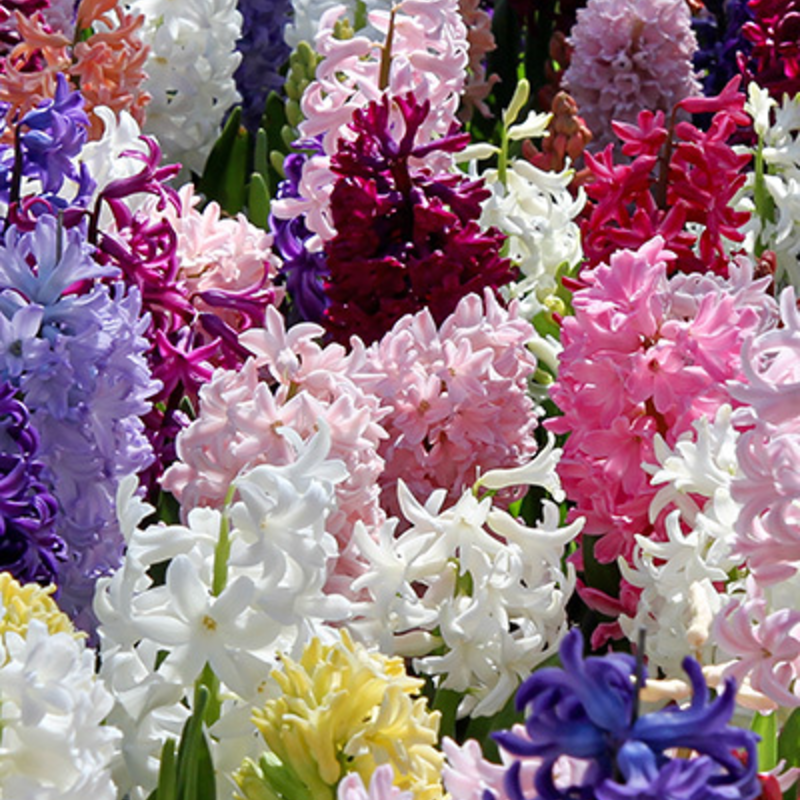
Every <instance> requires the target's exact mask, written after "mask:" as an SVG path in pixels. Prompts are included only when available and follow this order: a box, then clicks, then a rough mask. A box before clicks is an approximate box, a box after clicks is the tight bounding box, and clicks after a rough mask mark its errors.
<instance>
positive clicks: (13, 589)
mask: <svg viewBox="0 0 800 800" xmlns="http://www.w3.org/2000/svg"><path fill="white" fill-rule="evenodd" d="M55 590H56V587H55V586H47V587H42V586H39V585H38V584H36V583H28V584H25V585H21V584H20V583H19V582H18V581H17V580H16V579H15V578H14V577H13V576H12V575H11V573H9V572H0V602H1V603H2V608H0V636H5V634H6V633H8V632H12V633H18V634H19V635H20V636H24V635H25V634H26V633H27V631H28V625H29V623H30V621H31V620H32V619H38V620H40V621H41V622H43V623H44V624H45V625H47V630H48V631H49V632H50V633H51V634H53V633H69V634H72V635H73V636H83V634H82V633H77V632H76V631H75V628H74V627H73V625H72V622H71V621H70V619H69V617H68V616H67V615H66V614H65V613H64V612H63V611H61V610H60V609H59V607H58V606H57V605H56V602H55V600H53V598H52V597H51V596H50V595H52V594H53V592H55Z"/></svg>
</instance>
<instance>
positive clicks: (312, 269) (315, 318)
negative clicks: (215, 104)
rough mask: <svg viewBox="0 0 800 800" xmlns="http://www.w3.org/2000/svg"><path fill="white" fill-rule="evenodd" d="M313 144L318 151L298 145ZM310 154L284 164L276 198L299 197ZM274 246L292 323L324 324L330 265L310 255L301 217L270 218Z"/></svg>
mask: <svg viewBox="0 0 800 800" xmlns="http://www.w3.org/2000/svg"><path fill="white" fill-rule="evenodd" d="M304 145H310V146H312V147H313V148H314V149H318V143H316V142H298V143H296V145H295V146H297V147H301V146H304ZM307 160H308V153H307V152H301V153H291V154H289V155H288V156H286V158H285V160H284V162H283V169H284V172H285V173H286V179H285V180H284V181H282V182H281V184H280V185H279V186H278V192H277V198H278V199H283V198H286V197H299V195H300V190H299V185H300V177H301V175H302V173H303V164H305V162H306V161H307ZM269 225H270V229H271V230H272V233H273V237H274V238H273V241H274V247H275V250H276V251H277V253H278V255H279V256H280V257H281V260H282V261H283V266H282V267H281V275H282V276H283V279H284V280H285V282H286V290H287V292H288V293H289V297H290V298H291V302H292V306H291V308H290V317H291V318H292V321H304V322H321V321H322V317H323V314H324V313H325V309H326V308H327V307H328V305H329V304H330V303H329V300H328V297H327V295H326V294H325V287H324V282H325V280H326V279H327V277H328V263H327V259H326V258H325V253H323V252H322V251H317V252H313V253H312V252H310V251H309V250H308V249H307V247H306V243H307V242H308V240H309V239H310V238H311V232H310V231H309V230H308V228H307V227H306V223H305V220H304V218H303V217H302V216H299V217H295V218H293V219H281V218H279V217H276V216H275V215H274V214H271V215H270V218H269Z"/></svg>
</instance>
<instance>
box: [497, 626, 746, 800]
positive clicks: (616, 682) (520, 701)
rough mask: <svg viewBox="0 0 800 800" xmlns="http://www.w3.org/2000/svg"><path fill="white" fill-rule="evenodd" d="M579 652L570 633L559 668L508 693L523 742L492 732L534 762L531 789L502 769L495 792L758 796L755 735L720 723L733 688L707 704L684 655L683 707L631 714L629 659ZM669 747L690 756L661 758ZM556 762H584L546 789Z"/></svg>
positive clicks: (515, 796) (692, 798) (562, 799)
mask: <svg viewBox="0 0 800 800" xmlns="http://www.w3.org/2000/svg"><path fill="white" fill-rule="evenodd" d="M582 651H583V637H582V636H581V634H580V632H579V631H578V630H572V631H570V633H569V634H567V636H566V637H565V638H564V640H563V642H562V644H561V648H560V656H561V662H562V664H563V667H561V668H557V667H549V668H545V669H541V670H538V671H537V672H535V673H534V674H533V675H532V676H531V677H530V678H528V679H527V680H526V681H525V682H524V683H523V684H522V686H521V687H520V689H519V692H518V693H517V698H516V702H517V707H518V708H519V709H520V710H522V709H526V710H527V718H526V722H525V731H526V735H524V736H523V735H520V734H518V733H515V732H512V731H503V732H500V733H497V734H495V738H496V739H497V741H498V742H499V743H500V745H501V747H503V748H504V749H505V750H507V751H508V752H509V753H511V754H513V755H517V756H537V757H539V758H541V759H542V763H541V766H540V767H539V769H538V770H537V771H536V774H535V776H534V786H533V787H524V786H523V785H522V777H521V776H522V770H521V762H520V761H516V762H514V763H513V764H512V765H511V767H510V768H509V770H508V773H507V774H506V780H505V785H506V790H507V792H508V795H509V797H510V798H511V799H512V800H526V797H527V796H526V793H525V792H526V788H527V789H528V791H530V790H531V789H535V796H536V797H537V798H539V799H540V800H573V799H574V798H580V799H581V800H584V798H585V800H588V799H589V798H596V799H597V800H623V798H642V799H644V798H653V800H655V798H661V799H666V800H752V798H755V797H757V796H758V794H759V791H760V790H759V786H758V781H757V777H756V769H757V763H756V737H755V735H754V734H753V733H751V732H750V731H745V730H742V729H740V728H734V727H732V726H729V725H728V722H729V721H730V719H731V716H732V715H733V710H734V705H735V701H736V687H735V684H734V682H733V681H728V682H726V684H725V688H724V690H723V692H722V693H721V694H720V695H719V696H718V697H716V698H715V699H713V700H709V697H708V688H707V686H706V683H705V679H704V678H703V673H702V670H701V668H700V666H699V664H698V663H697V662H696V661H695V660H694V659H691V658H687V659H685V660H684V663H683V666H684V669H685V670H686V672H687V674H688V676H689V679H690V681H691V684H692V689H693V699H692V702H691V704H690V705H689V706H688V707H687V708H684V709H681V708H678V707H667V708H665V709H662V710H660V711H656V712H653V713H650V714H644V715H641V716H639V715H638V714H637V702H636V693H637V692H638V688H637V685H636V681H635V680H634V676H635V675H636V670H637V665H636V662H635V661H634V659H633V658H632V657H630V656H626V655H623V654H617V653H612V654H610V655H607V656H604V657H598V656H592V657H589V658H584V656H583V652H582ZM640 669H641V678H642V679H643V678H644V667H643V666H640ZM673 748H680V749H683V750H690V751H695V752H696V753H697V756H696V757H695V758H693V759H691V760H681V759H677V758H673V757H671V756H670V755H668V752H670V751H671V750H672V749H673ZM742 751H744V754H745V756H744V758H743V759H740V758H739V757H738V753H740V752H742ZM562 755H564V756H571V757H573V758H578V759H582V760H584V761H585V762H586V764H587V769H586V771H585V773H584V774H583V777H582V779H581V783H580V784H579V785H574V786H569V787H564V786H557V785H556V781H555V780H554V775H553V767H554V765H555V763H556V761H557V760H558V758H559V757H560V756H562Z"/></svg>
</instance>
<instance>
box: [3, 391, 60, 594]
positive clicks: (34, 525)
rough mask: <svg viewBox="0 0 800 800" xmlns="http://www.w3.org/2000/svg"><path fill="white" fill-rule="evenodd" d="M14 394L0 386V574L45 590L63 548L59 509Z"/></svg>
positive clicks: (30, 428) (31, 429)
mask: <svg viewBox="0 0 800 800" xmlns="http://www.w3.org/2000/svg"><path fill="white" fill-rule="evenodd" d="M15 394H16V390H15V388H14V387H13V386H12V385H11V384H10V383H8V382H3V383H0V571H3V572H10V573H11V574H12V575H13V576H14V577H15V578H17V579H18V580H19V581H20V582H22V583H41V584H44V585H46V584H49V583H51V582H52V581H53V580H54V579H55V577H56V574H57V572H58V567H59V562H60V561H63V558H64V554H65V547H64V542H63V540H62V539H61V538H60V537H59V536H58V535H57V534H56V532H55V519H56V512H57V510H58V504H57V502H56V499H55V497H53V495H52V494H51V493H50V491H49V490H48V488H47V486H46V484H45V482H44V480H43V473H44V464H43V463H42V462H41V461H40V460H39V458H38V450H39V434H38V433H37V431H36V429H35V428H34V427H33V426H32V425H31V422H30V417H29V414H28V409H27V408H25V406H24V405H23V403H21V402H20V401H19V400H18V399H17V398H16V397H15Z"/></svg>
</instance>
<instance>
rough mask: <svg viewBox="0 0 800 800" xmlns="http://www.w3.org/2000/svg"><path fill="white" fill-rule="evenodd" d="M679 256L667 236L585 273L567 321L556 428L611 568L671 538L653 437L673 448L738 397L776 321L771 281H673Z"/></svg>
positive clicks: (563, 469) (742, 271) (564, 473)
mask: <svg viewBox="0 0 800 800" xmlns="http://www.w3.org/2000/svg"><path fill="white" fill-rule="evenodd" d="M673 257H674V256H673V254H672V253H671V252H670V251H669V250H666V249H665V248H664V242H663V240H662V239H660V238H658V237H656V238H655V239H653V240H652V241H651V242H649V243H647V244H645V245H643V246H642V247H640V248H639V249H638V250H635V251H629V250H622V251H619V252H617V253H616V254H614V255H613V256H612V257H611V260H610V264H608V265H606V264H602V265H600V266H599V267H598V268H596V269H594V270H592V271H591V272H587V273H584V274H583V276H582V277H583V278H584V279H585V280H586V282H587V284H588V286H587V287H586V288H584V289H581V290H579V291H576V292H575V294H574V297H573V307H574V309H575V316H574V317H568V318H566V319H565V320H564V323H563V328H562V344H563V345H564V350H563V353H562V354H561V359H560V370H559V376H558V381H557V382H556V384H555V385H554V387H553V389H552V391H551V396H552V398H553V400H554V401H555V402H556V404H557V405H558V406H559V408H560V409H561V411H562V412H563V414H564V415H563V416H562V417H556V418H554V419H552V420H550V421H549V422H548V426H549V427H550V428H551V429H552V430H554V431H556V432H558V433H567V432H569V433H570V436H569V439H568V440H567V442H566V444H565V447H564V455H563V457H562V460H561V464H560V467H559V471H560V474H561V479H562V481H563V483H564V488H565V490H566V492H567V494H568V496H569V497H570V498H571V499H572V500H574V501H575V503H576V507H575V509H574V511H573V513H574V514H575V515H581V516H586V518H587V522H586V526H585V528H584V533H585V534H588V535H590V536H593V537H599V538H598V541H597V543H596V545H595V555H596V557H597V559H598V560H599V561H601V562H603V563H608V562H611V561H615V560H616V559H617V557H618V556H620V555H622V556H624V557H625V558H628V559H630V557H631V554H632V549H633V546H634V543H635V539H634V537H635V536H636V535H637V534H642V535H644V536H652V537H656V538H658V539H661V538H663V531H662V530H661V528H660V527H659V526H661V525H662V524H663V514H662V516H661V517H660V518H659V519H658V520H656V521H651V520H650V519H649V516H648V510H649V507H650V502H651V500H652V498H653V497H654V495H655V493H656V491H657V487H654V486H651V485H650V480H649V475H648V474H647V473H646V472H645V471H644V470H643V469H642V467H641V465H642V464H643V463H655V461H656V458H655V454H654V450H653V442H654V439H655V436H656V434H660V435H661V436H662V437H663V438H664V440H665V441H666V443H667V444H668V445H669V446H670V447H671V446H673V445H674V443H675V442H676V441H677V439H678V437H679V436H680V435H681V434H682V433H683V432H685V431H688V430H689V429H690V428H691V425H692V422H693V421H694V420H695V419H697V418H698V417H700V416H702V415H706V416H709V417H713V416H714V414H715V412H716V409H717V408H719V406H720V405H721V404H723V403H726V402H727V403H730V402H731V401H732V400H731V396H730V393H729V391H728V389H727V386H726V382H727V381H730V380H734V379H741V377H742V375H743V373H742V366H741V358H740V350H741V346H742V342H743V341H744V339H745V337H746V336H748V335H749V334H751V333H753V332H755V331H758V330H761V329H762V328H763V326H764V325H765V324H767V320H768V319H769V308H770V299H769V298H768V297H767V296H766V294H765V288H766V286H765V283H766V282H765V281H763V280H762V281H760V282H755V285H754V284H753V282H752V269H751V268H750V267H749V265H745V264H744V263H743V264H742V265H738V266H737V265H735V269H734V273H735V274H734V277H733V278H732V279H731V280H730V281H724V280H722V279H720V278H715V277H713V276H710V275H706V276H703V275H691V276H685V275H682V274H679V275H676V276H675V277H673V278H672V279H668V278H667V268H668V264H669V262H670V261H671V259H672V258H673ZM754 290H755V291H754Z"/></svg>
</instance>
